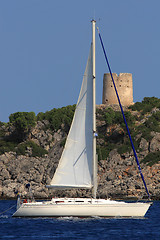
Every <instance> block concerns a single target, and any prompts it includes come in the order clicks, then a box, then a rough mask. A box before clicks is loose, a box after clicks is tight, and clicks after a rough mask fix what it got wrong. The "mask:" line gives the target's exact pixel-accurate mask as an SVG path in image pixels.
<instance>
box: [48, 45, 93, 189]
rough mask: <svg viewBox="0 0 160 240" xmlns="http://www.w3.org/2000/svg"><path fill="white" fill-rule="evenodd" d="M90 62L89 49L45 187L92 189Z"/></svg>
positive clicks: (91, 68) (91, 61)
mask: <svg viewBox="0 0 160 240" xmlns="http://www.w3.org/2000/svg"><path fill="white" fill-rule="evenodd" d="M92 89H93V59H92V45H91V48H90V53H89V57H88V60H87V64H86V69H85V73H84V75H83V81H82V86H81V90H80V94H79V98H78V102H77V105H76V109H75V113H74V117H73V120H72V124H71V128H70V131H69V134H68V137H67V140H66V144H65V147H64V150H63V153H62V156H61V159H60V161H59V165H58V167H57V169H56V172H55V174H54V176H53V179H52V180H51V183H50V186H48V187H56V188H57V187H59V188H92V184H93V179H92V178H93V164H92V161H93V91H92Z"/></svg>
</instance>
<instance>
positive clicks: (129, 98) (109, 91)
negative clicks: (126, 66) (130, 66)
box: [102, 73, 133, 106]
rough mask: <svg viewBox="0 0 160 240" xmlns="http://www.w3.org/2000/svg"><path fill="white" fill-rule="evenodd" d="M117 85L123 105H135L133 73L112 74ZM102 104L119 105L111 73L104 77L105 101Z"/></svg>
mask: <svg viewBox="0 0 160 240" xmlns="http://www.w3.org/2000/svg"><path fill="white" fill-rule="evenodd" d="M112 75H113V79H114V81H115V85H116V88H117V91H118V94H119V98H120V101H121V104H122V105H123V106H129V105H131V104H133V83H132V74H131V73H120V74H119V76H118V75H117V74H116V73H112ZM102 103H103V104H106V105H110V104H118V100H117V96H116V92H115V89H114V86H113V83H112V79H111V75H110V73H105V74H104V77H103V99H102Z"/></svg>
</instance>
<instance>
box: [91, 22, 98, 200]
mask: <svg viewBox="0 0 160 240" xmlns="http://www.w3.org/2000/svg"><path fill="white" fill-rule="evenodd" d="M95 25H96V21H95V20H92V56H93V192H92V194H93V197H94V198H96V192H97V157H96V134H95V133H96V90H95V89H96V86H95V85H96V71H95Z"/></svg>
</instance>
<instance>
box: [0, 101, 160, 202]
mask: <svg viewBox="0 0 160 240" xmlns="http://www.w3.org/2000/svg"><path fill="white" fill-rule="evenodd" d="M97 108H98V111H97V112H98V113H97V128H98V132H99V138H98V139H97V143H98V149H99V148H100V147H102V149H103V151H105V152H107V151H108V148H107V149H106V150H105V148H104V146H107V144H106V142H107V141H109V139H110V141H111V142H112V147H110V146H109V147H110V148H109V149H110V150H109V151H108V154H107V155H106V157H103V154H100V150H99V161H98V183H99V184H98V193H97V195H98V197H102V198H106V197H110V198H132V197H135V198H137V197H142V198H143V197H145V196H146V194H145V189H144V186H143V183H142V180H141V178H140V176H139V172H138V168H137V165H136V161H135V159H134V156H133V152H132V150H131V149H129V150H128V151H124V152H119V150H118V146H119V144H120V142H118V145H117V139H121V137H122V136H121V134H123V135H124V130H123V129H122V128H121V127H120V126H119V124H112V126H108V125H107V124H106V121H105V120H104V119H102V117H101V116H102V115H101V116H99V115H100V113H102V112H104V111H105V107H104V106H103V105H102V106H99V107H97ZM157 111H159V110H157ZM131 113H132V115H135V114H138V113H136V112H134V111H133V112H132V111H131ZM147 116H148V115H147ZM147 116H146V115H145V116H144V118H143V119H141V120H140V121H136V125H138V124H143V123H144V122H145V121H147V120H146V119H147ZM48 124H49V122H47V120H43V121H37V123H36V126H35V127H33V128H32V130H31V131H30V133H29V135H28V139H29V140H30V141H33V142H34V143H36V144H37V145H38V146H41V147H42V148H43V149H45V150H46V151H47V152H46V153H45V154H44V155H43V156H41V157H38V156H33V154H32V151H33V149H32V147H26V149H25V154H17V152H16V151H9V152H4V153H3V154H1V155H0V197H1V198H15V191H16V190H18V191H19V193H21V195H22V196H23V197H26V196H27V194H28V192H27V189H26V187H25V186H26V184H27V183H30V184H31V188H32V191H33V194H34V197H35V198H38V199H46V198H50V197H51V196H72V197H73V196H74V197H80V196H88V197H89V196H91V192H90V191H89V190H80V191H78V190H71V191H70V190H67V191H63V190H61V191H60V190H59V191H58V190H48V189H47V188H46V187H45V186H46V185H47V184H49V183H50V181H51V179H52V177H53V174H54V172H55V169H56V167H57V165H58V161H59V159H60V156H61V153H62V151H63V147H64V142H65V139H66V133H65V132H64V126H63V124H62V126H61V128H60V129H58V130H54V131H51V130H50V129H48V128H46V126H47V125H48ZM2 129H3V131H5V136H9V135H10V133H11V132H12V129H11V128H9V127H8V126H7V127H6V126H5V127H4V126H1V130H2ZM150 136H151V137H150V138H149V139H146V138H145V137H144V134H142V133H141V132H138V133H137V134H136V135H135V137H134V138H135V140H136V142H137V145H138V148H137V150H136V151H137V154H138V157H139V160H140V162H141V161H142V162H141V168H142V172H143V175H144V178H145V181H146V184H147V186H148V189H149V192H150V194H151V197H152V198H154V199H159V198H160V163H159V162H158V159H156V161H155V163H154V162H153V163H152V164H150V162H147V161H146V162H143V159H144V158H145V157H146V156H148V154H149V153H156V154H157V153H159V152H160V133H159V132H156V131H152V132H151V134H150ZM123 137H124V136H123ZM114 143H115V144H114ZM20 144H22V143H20ZM101 155H102V157H101ZM156 156H157V155H156ZM148 163H149V164H148Z"/></svg>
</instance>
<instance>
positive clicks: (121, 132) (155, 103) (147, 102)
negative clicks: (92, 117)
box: [97, 97, 160, 159]
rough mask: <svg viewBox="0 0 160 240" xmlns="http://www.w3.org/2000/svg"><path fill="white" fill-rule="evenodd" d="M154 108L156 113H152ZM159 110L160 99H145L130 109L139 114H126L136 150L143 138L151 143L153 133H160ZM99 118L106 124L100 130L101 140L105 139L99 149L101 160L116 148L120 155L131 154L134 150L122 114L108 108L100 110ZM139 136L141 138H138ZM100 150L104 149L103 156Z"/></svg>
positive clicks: (98, 112)
mask: <svg viewBox="0 0 160 240" xmlns="http://www.w3.org/2000/svg"><path fill="white" fill-rule="evenodd" d="M153 108H155V111H153V112H151V111H152V109H153ZM159 108H160V99H158V98H155V97H152V98H144V100H143V101H142V103H139V102H137V103H135V104H134V105H132V106H130V107H129V109H132V110H134V111H135V110H136V111H137V114H132V113H131V112H130V111H126V112H124V114H125V118H126V121H127V124H128V127H129V131H130V133H131V136H132V140H133V143H134V147H135V149H136V150H138V149H139V144H140V140H141V137H143V138H145V139H146V140H147V141H150V140H151V139H152V137H153V136H152V135H151V132H152V131H154V132H160V111H159V110H156V109H159ZM97 116H98V119H99V120H101V121H104V122H105V123H106V126H105V127H104V125H103V127H99V128H98V132H99V136H100V138H103V139H104V141H103V143H101V144H100V146H98V147H97V152H98V155H99V158H101V156H100V155H102V157H103V159H104V157H105V159H106V158H107V156H108V154H109V152H110V150H112V149H114V148H116V149H117V151H118V153H119V154H123V153H126V152H130V151H131V150H132V148H131V144H130V140H129V137H128V134H127V131H126V126H125V123H124V120H123V117H122V113H121V112H120V111H113V109H111V108H107V109H105V110H101V109H99V110H98V111H97ZM137 120H138V122H137ZM104 131H105V132H104ZM138 135H139V136H140V137H138V138H137V136H138ZM99 148H101V149H102V150H101V151H102V154H100V150H99ZM139 150H140V149H139ZM101 159H102V158H101Z"/></svg>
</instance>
